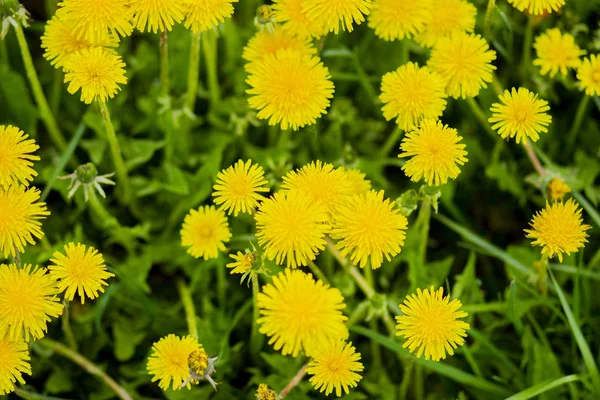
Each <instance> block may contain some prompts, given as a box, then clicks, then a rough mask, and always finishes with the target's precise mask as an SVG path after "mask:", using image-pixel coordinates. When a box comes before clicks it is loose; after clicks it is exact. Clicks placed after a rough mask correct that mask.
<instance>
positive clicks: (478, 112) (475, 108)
mask: <svg viewBox="0 0 600 400" xmlns="http://www.w3.org/2000/svg"><path fill="white" fill-rule="evenodd" d="M467 104H468V105H469V107H470V108H471V111H472V112H473V114H474V115H475V118H477V121H478V122H479V124H480V125H481V127H482V128H483V129H484V130H485V131H486V132H487V133H488V134H489V135H490V136H491V137H492V138H493V139H494V140H496V139H497V135H496V134H495V133H494V131H493V130H492V127H491V126H490V124H489V123H488V120H487V118H486V116H485V112H484V111H483V109H482V108H481V106H480V105H479V103H477V100H475V99H474V98H473V97H469V98H468V99H467Z"/></svg>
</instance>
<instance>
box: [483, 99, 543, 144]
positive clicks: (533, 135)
mask: <svg viewBox="0 0 600 400" xmlns="http://www.w3.org/2000/svg"><path fill="white" fill-rule="evenodd" d="M549 110H550V106H548V102H547V101H546V100H542V99H538V98H537V94H533V93H531V92H530V91H529V90H527V89H525V88H519V89H515V88H513V89H512V91H511V92H509V91H508V90H505V91H504V94H502V95H500V103H494V104H492V107H491V109H490V111H491V112H492V117H491V118H490V119H489V120H488V121H489V122H490V123H492V124H493V125H492V128H493V129H495V130H497V131H498V134H499V135H500V136H502V138H503V139H506V138H507V137H511V138H513V137H515V136H516V141H517V143H521V141H523V142H524V141H525V140H527V138H529V139H531V140H532V141H534V142H537V140H538V139H539V138H540V135H539V133H540V132H548V128H547V127H548V125H549V124H550V122H552V117H551V116H550V115H548V114H547V113H546V112H547V111H549Z"/></svg>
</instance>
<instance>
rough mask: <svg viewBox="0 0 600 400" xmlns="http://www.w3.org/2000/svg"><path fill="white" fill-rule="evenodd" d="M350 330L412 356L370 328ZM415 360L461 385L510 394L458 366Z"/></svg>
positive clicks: (421, 359) (501, 394)
mask: <svg viewBox="0 0 600 400" xmlns="http://www.w3.org/2000/svg"><path fill="white" fill-rule="evenodd" d="M350 331H352V332H355V333H358V334H359V335H363V336H366V337H368V338H369V339H371V340H374V341H375V342H377V343H379V344H380V345H382V346H383V347H386V348H388V349H389V350H391V351H393V352H396V353H400V354H401V355H403V356H405V357H413V356H412V355H411V354H410V352H409V351H408V350H406V349H404V348H402V345H401V344H400V343H398V342H396V341H394V340H392V339H390V338H388V337H386V336H383V335H381V334H379V333H377V332H375V331H372V330H371V329H367V328H364V327H362V326H353V327H351V328H350ZM415 362H416V363H417V364H419V365H422V366H423V367H424V368H426V369H428V370H430V371H433V372H435V373H438V374H440V375H443V376H445V377H448V378H450V379H452V380H453V381H455V382H458V383H461V384H463V385H466V386H471V387H473V388H477V389H480V390H483V391H486V392H488V393H490V394H494V395H497V396H499V397H503V398H505V397H506V396H508V395H509V394H510V392H508V391H507V390H506V389H505V388H503V387H502V386H500V385H497V384H495V383H492V382H489V381H486V380H485V379H483V378H479V377H477V376H475V375H471V374H469V373H466V372H463V371H461V370H460V369H458V368H455V367H452V366H449V365H446V364H443V363H439V362H435V361H428V360H425V359H423V358H416V357H415Z"/></svg>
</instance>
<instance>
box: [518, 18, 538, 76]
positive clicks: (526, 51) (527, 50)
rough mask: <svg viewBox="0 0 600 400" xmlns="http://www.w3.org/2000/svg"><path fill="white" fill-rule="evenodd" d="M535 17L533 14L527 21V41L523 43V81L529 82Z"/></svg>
mask: <svg viewBox="0 0 600 400" xmlns="http://www.w3.org/2000/svg"><path fill="white" fill-rule="evenodd" d="M534 22H535V15H534V14H531V15H530V16H529V19H528V20H527V28H526V29H525V39H524V41H523V65H522V66H521V75H522V76H521V80H522V81H523V82H525V81H526V80H527V72H528V71H529V67H530V66H531V65H530V64H531V42H532V40H533V25H534Z"/></svg>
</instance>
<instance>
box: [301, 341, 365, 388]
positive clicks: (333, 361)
mask: <svg viewBox="0 0 600 400" xmlns="http://www.w3.org/2000/svg"><path fill="white" fill-rule="evenodd" d="M363 369H364V367H363V365H362V363H361V362H360V353H357V352H356V349H355V348H354V346H352V343H346V342H344V341H343V340H330V341H328V342H326V343H323V344H322V345H321V347H320V348H319V350H318V351H317V353H316V355H315V358H314V359H312V360H311V361H310V362H309V363H308V368H307V369H306V372H307V373H308V374H309V375H313V376H312V377H311V378H310V383H311V384H312V385H313V386H314V387H315V389H316V390H319V391H320V392H325V395H326V396H329V394H330V393H331V392H333V391H334V389H335V394H336V396H338V397H340V396H341V395H342V389H343V390H344V392H345V393H346V394H348V393H350V388H353V387H356V386H357V385H358V382H359V381H360V380H361V379H362V376H360V375H359V374H358V372H361V371H362V370H363Z"/></svg>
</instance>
